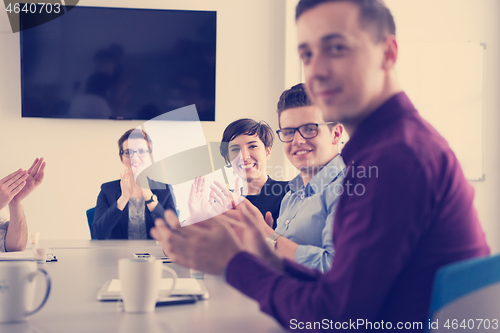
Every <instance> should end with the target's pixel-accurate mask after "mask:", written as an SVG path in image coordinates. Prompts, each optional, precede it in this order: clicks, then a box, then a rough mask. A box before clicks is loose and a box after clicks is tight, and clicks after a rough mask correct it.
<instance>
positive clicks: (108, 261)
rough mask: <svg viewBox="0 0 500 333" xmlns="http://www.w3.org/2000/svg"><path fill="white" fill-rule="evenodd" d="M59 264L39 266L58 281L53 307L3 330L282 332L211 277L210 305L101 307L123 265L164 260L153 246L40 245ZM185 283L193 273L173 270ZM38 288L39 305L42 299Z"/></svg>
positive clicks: (139, 242) (143, 242)
mask: <svg viewBox="0 0 500 333" xmlns="http://www.w3.org/2000/svg"><path fill="white" fill-rule="evenodd" d="M39 246H44V247H48V248H49V249H50V252H52V253H53V254H54V255H55V256H56V257H57V259H58V262H49V263H46V264H42V265H39V267H40V268H43V269H45V270H47V272H48V273H49V274H50V276H51V278H52V291H51V295H50V297H49V300H48V302H47V304H46V305H45V307H44V308H42V310H40V312H38V313H36V314H34V315H33V316H31V317H28V319H27V320H26V321H25V322H21V323H15V324H0V332H2V333H3V332H5V333H11V332H12V333H18V332H19V333H21V332H22V333H25V332H38V333H45V332H47V333H49V332H50V333H53V332H71V333H73V332H85V333H89V332H92V333H94V332H103V333H104V332H106V333H113V332H120V333H124V332H130V333H132V332H133V333H156V332H162V333H169V332H238V333H239V332H243V333H244V332H282V331H284V330H283V329H282V328H281V327H280V326H279V324H278V323H277V322H276V321H275V320H274V319H273V318H271V317H269V316H267V315H265V314H263V313H261V312H260V310H259V308H258V304H257V303H256V302H254V301H253V300H251V299H249V298H247V297H246V296H244V295H243V294H241V293H240V292H238V291H237V290H235V289H233V288H232V287H230V286H229V285H228V284H226V282H225V281H224V279H223V277H219V276H212V275H205V279H204V282H205V285H206V286H207V289H208V291H209V293H210V298H209V299H208V300H203V301H199V302H197V303H195V304H184V305H174V306H162V307H157V308H156V311H155V312H154V313H152V314H128V313H125V312H122V311H120V310H119V307H118V306H117V303H116V302H99V301H98V300H97V292H98V291H99V289H100V288H101V287H102V285H103V284H104V283H105V282H106V281H108V280H110V279H113V278H118V259H120V258H127V257H132V256H133V255H134V253H137V252H149V253H150V254H152V255H155V256H162V255H163V253H162V250H161V247H160V245H158V244H156V242H155V241H153V240H106V241H98V240H67V241H66V240H54V241H43V240H41V241H40V244H39ZM167 265H169V266H170V267H172V268H173V269H174V270H175V271H176V272H177V274H178V275H179V277H189V269H187V268H185V267H181V266H179V265H177V264H167ZM43 292H44V290H43V287H42V284H41V283H39V284H38V285H37V295H36V297H35V303H37V302H38V301H39V300H40V298H41V297H42V294H43Z"/></svg>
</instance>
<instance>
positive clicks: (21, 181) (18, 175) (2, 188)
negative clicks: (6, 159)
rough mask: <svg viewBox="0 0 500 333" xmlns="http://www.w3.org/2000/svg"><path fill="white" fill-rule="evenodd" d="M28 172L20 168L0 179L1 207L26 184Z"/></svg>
mask: <svg viewBox="0 0 500 333" xmlns="http://www.w3.org/2000/svg"><path fill="white" fill-rule="evenodd" d="M26 178H28V173H27V172H26V171H23V170H22V169H19V170H17V171H15V172H13V173H11V174H10V175H8V176H7V177H5V178H3V179H1V180H0V209H2V208H4V207H5V206H7V205H8V204H9V203H10V201H11V200H12V198H14V196H15V195H16V194H18V193H19V192H20V191H21V190H22V189H23V188H24V186H25V185H26Z"/></svg>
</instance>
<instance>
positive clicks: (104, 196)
mask: <svg viewBox="0 0 500 333" xmlns="http://www.w3.org/2000/svg"><path fill="white" fill-rule="evenodd" d="M148 180H149V185H150V188H152V190H151V192H153V194H155V195H156V196H157V197H158V204H157V205H156V208H155V209H154V210H153V211H152V212H150V211H149V209H148V206H147V205H145V206H146V211H145V214H144V217H145V220H146V230H147V234H148V239H151V235H150V234H149V231H150V229H151V228H152V227H153V225H154V221H155V219H156V218H158V217H160V218H164V212H165V209H172V210H173V211H174V212H175V211H176V208H175V198H174V194H173V190H172V187H171V186H170V185H168V184H163V183H158V182H155V181H154V180H151V179H148ZM157 188H164V189H161V190H157ZM121 195H122V190H121V187H120V180H115V181H112V182H109V183H104V184H102V185H101V192H100V193H99V196H98V197H97V204H96V207H95V214H94V222H93V224H92V234H93V235H94V237H96V238H97V239H128V220H129V218H128V203H127V205H126V206H125V208H124V209H123V210H119V209H118V208H117V207H116V201H117V200H118V198H120V196H121Z"/></svg>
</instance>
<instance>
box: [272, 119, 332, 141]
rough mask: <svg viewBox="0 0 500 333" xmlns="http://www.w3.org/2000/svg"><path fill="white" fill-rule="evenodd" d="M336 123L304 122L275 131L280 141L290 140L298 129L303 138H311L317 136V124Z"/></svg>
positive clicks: (330, 123)
mask: <svg viewBox="0 0 500 333" xmlns="http://www.w3.org/2000/svg"><path fill="white" fill-rule="evenodd" d="M332 124H336V123H334V122H328V123H320V124H305V125H302V126H299V127H287V128H282V129H279V130H277V131H276V133H277V134H278V138H279V139H280V140H281V142H292V141H293V138H294V137H295V132H296V131H299V134H300V135H301V136H302V137H303V138H304V139H312V138H315V137H316V136H318V126H319V125H332Z"/></svg>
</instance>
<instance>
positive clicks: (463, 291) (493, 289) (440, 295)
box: [424, 255, 500, 333]
mask: <svg viewBox="0 0 500 333" xmlns="http://www.w3.org/2000/svg"><path fill="white" fill-rule="evenodd" d="M499 313H500V255H495V256H491V257H486V258H476V259H470V260H466V261H461V262H458V263H454V264H450V265H448V266H445V267H443V268H441V269H440V270H439V271H438V272H437V274H436V278H435V280H434V288H433V291H432V300H431V309H430V314H429V319H430V321H431V323H430V325H431V327H429V322H427V323H425V324H424V326H425V327H426V332H429V331H430V332H434V333H435V332H448V333H449V332H451V331H456V330H457V329H458V330H464V329H465V330H466V331H469V332H491V330H492V329H493V328H494V327H497V328H496V329H499V328H500V316H499Z"/></svg>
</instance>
